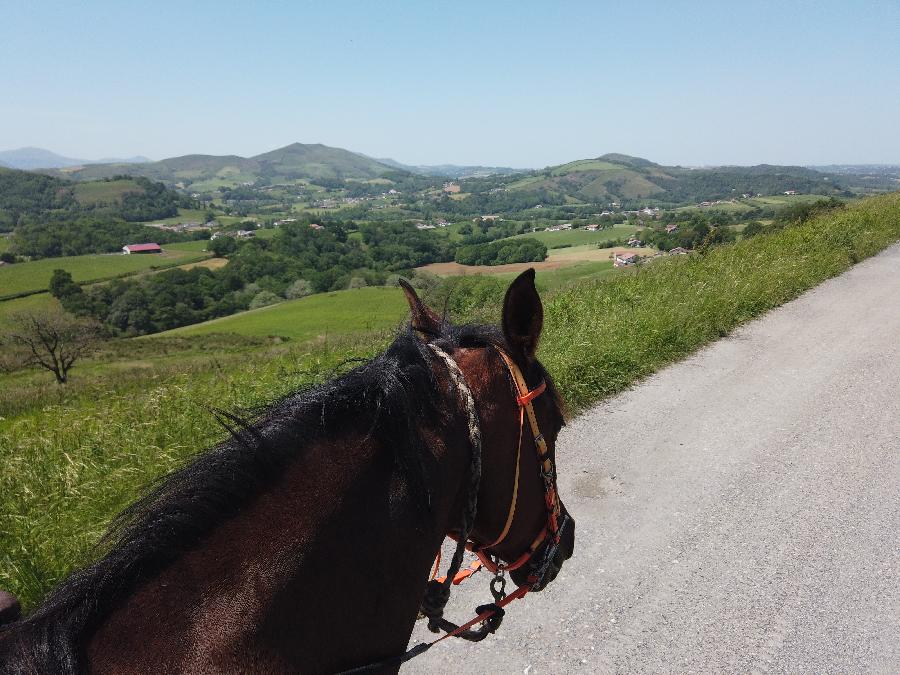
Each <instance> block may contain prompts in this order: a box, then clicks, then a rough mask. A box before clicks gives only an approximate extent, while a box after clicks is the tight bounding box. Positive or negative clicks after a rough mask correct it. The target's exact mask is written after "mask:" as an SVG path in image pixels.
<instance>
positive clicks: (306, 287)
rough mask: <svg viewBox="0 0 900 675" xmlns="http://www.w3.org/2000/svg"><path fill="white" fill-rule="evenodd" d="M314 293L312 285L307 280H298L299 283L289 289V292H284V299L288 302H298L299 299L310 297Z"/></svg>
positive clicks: (293, 284) (296, 282)
mask: <svg viewBox="0 0 900 675" xmlns="http://www.w3.org/2000/svg"><path fill="white" fill-rule="evenodd" d="M312 292H313V287H312V284H311V283H309V282H308V281H307V280H306V279H297V281H295V282H294V283H292V284H291V285H290V286H288V287H287V290H286V291H285V292H284V297H286V298H287V299H288V300H296V299H297V298H302V297H305V296H307V295H310V294H311V293H312Z"/></svg>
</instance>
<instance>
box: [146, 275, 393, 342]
mask: <svg viewBox="0 0 900 675" xmlns="http://www.w3.org/2000/svg"><path fill="white" fill-rule="evenodd" d="M406 309H407V307H406V301H405V300H404V297H403V293H402V292H401V291H400V289H399V288H397V287H383V286H373V287H370V288H357V289H353V290H349V291H334V292H332V293H319V294H316V295H310V296H308V297H305V298H300V299H299V300H288V301H285V302H281V303H279V304H277V305H270V306H268V307H262V308H260V309H251V310H249V311H247V312H241V313H239V314H232V315H231V316H226V317H222V318H221V319H213V320H212V321H207V322H205V323H199V324H195V325H193V326H185V327H183V328H176V329H174V330H170V331H167V332H165V333H160V334H159V335H160V336H161V337H169V336H176V335H209V334H212V333H236V334H238V335H263V336H264V335H278V336H281V337H287V338H291V339H293V340H313V339H317V338H325V337H328V336H332V337H335V336H340V335H348V334H352V333H359V332H366V331H372V330H380V329H384V328H390V327H392V326H396V325H397V324H398V323H399V322H400V320H401V319H402V318H403V316H404V314H405V312H406Z"/></svg>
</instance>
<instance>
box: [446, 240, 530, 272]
mask: <svg viewBox="0 0 900 675" xmlns="http://www.w3.org/2000/svg"><path fill="white" fill-rule="evenodd" d="M546 258H547V247H546V245H544V244H543V243H542V242H540V241H538V240H537V239H531V238H529V237H523V238H517V239H503V240H500V241H491V242H487V243H484V244H469V245H464V246H460V247H459V248H457V249H456V256H455V260H456V262H458V263H461V264H463V265H504V264H506V263H518V262H540V261H542V260H546Z"/></svg>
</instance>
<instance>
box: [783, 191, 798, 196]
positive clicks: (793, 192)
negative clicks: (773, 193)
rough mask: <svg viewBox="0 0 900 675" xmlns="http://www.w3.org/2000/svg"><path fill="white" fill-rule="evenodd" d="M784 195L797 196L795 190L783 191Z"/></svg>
mask: <svg viewBox="0 0 900 675" xmlns="http://www.w3.org/2000/svg"><path fill="white" fill-rule="evenodd" d="M784 194H786V195H795V194H797V191H796V190H785V191H784Z"/></svg>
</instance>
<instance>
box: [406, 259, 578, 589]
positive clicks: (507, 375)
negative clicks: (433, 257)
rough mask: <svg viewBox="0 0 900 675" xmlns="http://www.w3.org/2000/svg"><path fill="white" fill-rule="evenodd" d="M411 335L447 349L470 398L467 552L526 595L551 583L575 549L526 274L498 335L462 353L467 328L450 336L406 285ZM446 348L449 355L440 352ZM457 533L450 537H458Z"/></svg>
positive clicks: (556, 424)
mask: <svg viewBox="0 0 900 675" xmlns="http://www.w3.org/2000/svg"><path fill="white" fill-rule="evenodd" d="M404 291H405V292H406V296H407V300H408V301H409V305H410V309H411V314H412V327H413V328H414V330H416V331H417V333H418V334H419V335H420V336H422V339H423V340H424V341H426V342H430V341H433V342H434V343H435V347H437V348H438V349H439V350H442V349H443V348H444V347H447V348H448V351H449V353H448V354H447V356H449V357H450V358H451V359H452V360H453V362H454V363H455V364H457V365H458V367H459V369H460V371H461V373H462V374H463V376H464V379H465V382H466V383H467V385H468V387H469V389H470V390H471V392H472V398H473V399H474V406H475V408H476V410H477V420H478V423H479V424H480V440H481V446H482V458H481V481H480V486H479V489H478V496H477V510H476V514H477V515H476V517H475V519H474V523H473V524H472V527H471V531H470V532H469V533H468V536H467V539H468V542H467V548H469V549H470V550H471V551H474V552H476V553H477V555H478V557H479V558H480V560H481V561H482V563H483V564H484V566H485V567H487V568H488V569H489V570H490V571H491V572H494V573H495V574H501V573H504V572H507V571H508V572H509V573H510V576H511V578H512V580H513V581H514V582H515V583H516V585H518V586H519V587H522V586H524V585H528V586H529V590H531V591H539V590H542V589H543V588H545V587H546V586H547V584H548V583H550V582H551V581H553V579H554V578H555V577H556V575H557V574H558V573H559V571H560V569H561V568H562V565H563V563H564V561H565V560H567V559H568V558H570V557H571V555H572V552H573V550H574V544H575V521H574V519H573V518H572V517H571V515H570V514H569V513H568V511H567V510H566V508H565V505H564V504H563V501H562V499H561V498H560V496H559V494H558V492H557V487H556V470H555V467H556V439H557V436H558V434H559V431H560V429H561V427H562V426H563V424H564V415H563V406H562V402H561V400H560V398H559V395H558V393H557V391H556V389H555V387H554V386H553V383H552V381H551V380H550V377H549V374H548V373H547V371H546V370H545V369H544V367H543V366H542V365H541V363H540V361H539V360H538V359H537V356H536V353H537V349H538V344H539V341H540V336H541V331H542V328H543V317H544V312H543V306H542V304H541V299H540V296H539V295H538V292H537V289H536V288H535V284H534V270H533V269H530V270H527V271H526V272H523V273H522V274H521V275H519V277H518V278H516V279H515V281H513V282H512V284H511V285H510V286H509V288H508V289H507V291H506V296H505V298H504V302H503V315H502V323H501V326H502V331H501V332H500V333H498V339H497V340H495V341H493V342H492V343H489V344H487V345H485V344H484V343H483V342H482V343H480V344H479V343H478V341H472V343H471V346H467V340H466V337H465V328H464V327H462V328H460V329H457V331H458V332H457V333H456V334H455V335H456V339H454V340H453V341H452V342H450V343H447V342H445V341H442V340H441V338H440V336H446V335H447V334H448V332H449V333H451V334H453V333H454V329H453V328H448V325H447V322H446V320H445V319H442V318H440V317H439V316H438V314H437V313H435V312H434V311H433V310H432V309H430V308H428V307H427V306H426V305H425V304H424V303H423V302H422V301H421V300H420V299H419V298H418V296H417V295H416V293H415V290H414V289H413V288H412V287H411V286H409V285H408V284H404ZM448 344H449V346H448ZM461 529H462V528H461V527H460V526H459V525H457V526H456V527H454V528H452V529H451V536H452V535H456V536H457V537H458V536H460V532H461Z"/></svg>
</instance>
